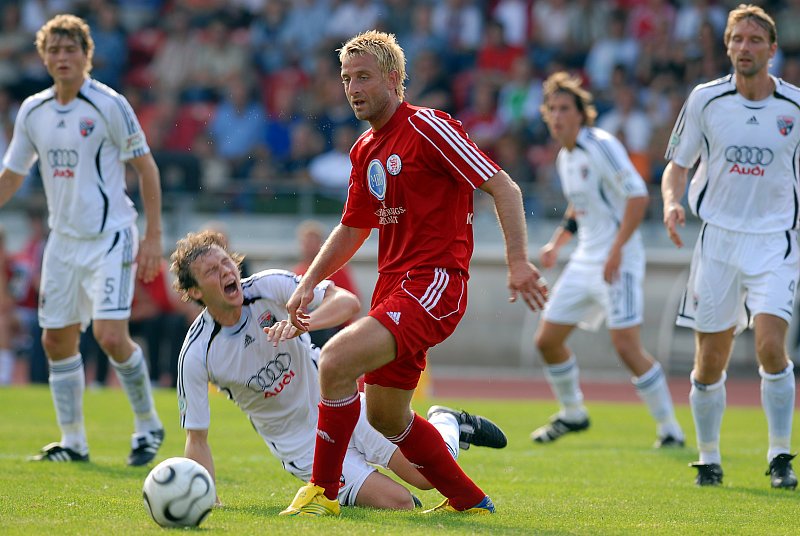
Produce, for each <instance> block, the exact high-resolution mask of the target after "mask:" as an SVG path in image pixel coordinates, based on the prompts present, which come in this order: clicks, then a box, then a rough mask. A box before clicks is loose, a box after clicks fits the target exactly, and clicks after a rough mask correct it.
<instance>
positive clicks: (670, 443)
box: [653, 434, 686, 449]
mask: <svg viewBox="0 0 800 536" xmlns="http://www.w3.org/2000/svg"><path fill="white" fill-rule="evenodd" d="M684 446H686V441H685V440H684V439H683V438H678V437H675V436H673V435H671V434H669V435H665V436H664V437H659V438H658V439H656V442H655V443H654V444H653V448H657V449H671V448H683V447H684Z"/></svg>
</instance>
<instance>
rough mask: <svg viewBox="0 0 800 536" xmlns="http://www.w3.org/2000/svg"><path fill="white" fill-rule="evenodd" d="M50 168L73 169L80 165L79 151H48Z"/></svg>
mask: <svg viewBox="0 0 800 536" xmlns="http://www.w3.org/2000/svg"><path fill="white" fill-rule="evenodd" d="M47 163H48V164H50V167H71V168H74V167H75V166H77V165H78V151H73V150H72V149H51V150H49V151H47Z"/></svg>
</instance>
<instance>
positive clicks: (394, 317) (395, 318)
mask: <svg viewBox="0 0 800 536" xmlns="http://www.w3.org/2000/svg"><path fill="white" fill-rule="evenodd" d="M386 314H387V315H389V318H391V319H392V322H394V323H395V324H397V325H398V326H399V325H400V313H398V312H395V311H391V312H387V313H386Z"/></svg>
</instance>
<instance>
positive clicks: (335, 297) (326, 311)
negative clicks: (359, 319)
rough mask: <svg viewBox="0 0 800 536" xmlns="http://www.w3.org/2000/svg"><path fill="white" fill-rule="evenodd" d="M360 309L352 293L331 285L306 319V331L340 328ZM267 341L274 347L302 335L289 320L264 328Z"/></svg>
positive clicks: (358, 302) (359, 303)
mask: <svg viewBox="0 0 800 536" xmlns="http://www.w3.org/2000/svg"><path fill="white" fill-rule="evenodd" d="M360 309H361V302H360V301H359V299H358V298H357V297H356V296H355V294H353V293H352V292H350V291H348V290H345V289H343V288H339V287H336V286H335V285H333V284H331V285H330V286H329V287H328V288H327V289H326V290H325V297H324V298H323V299H322V303H321V304H320V305H319V307H317V308H316V309H314V310H313V311H312V312H311V313H310V314H309V315H308V317H307V321H308V330H309V331H316V330H318V329H327V328H332V327H335V326H340V325H342V324H344V323H345V322H347V321H348V320H350V319H351V318H353V316H355V315H356V313H358V311H359V310H360ZM264 333H266V334H267V340H268V341H270V342H271V343H272V344H273V345H274V346H278V343H279V342H281V341H286V340H289V339H293V338H295V337H297V336H298V335H300V334H301V333H303V332H302V331H300V330H299V329H297V328H296V327H295V326H294V325H293V324H292V323H291V322H290V321H289V320H281V321H280V322H276V323H275V325H273V326H270V327H268V328H264Z"/></svg>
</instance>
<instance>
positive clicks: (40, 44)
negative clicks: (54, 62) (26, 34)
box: [36, 15, 94, 75]
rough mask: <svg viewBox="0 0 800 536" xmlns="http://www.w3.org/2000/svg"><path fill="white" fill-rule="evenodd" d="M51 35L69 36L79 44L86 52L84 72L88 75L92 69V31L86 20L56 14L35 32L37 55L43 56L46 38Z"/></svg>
mask: <svg viewBox="0 0 800 536" xmlns="http://www.w3.org/2000/svg"><path fill="white" fill-rule="evenodd" d="M51 35H55V36H59V37H69V38H70V39H72V40H74V41H75V42H76V43H78V44H79V45H80V46H81V49H82V50H83V53H84V54H86V69H85V71H84V74H86V75H88V74H89V72H90V71H91V70H92V57H93V56H94V40H93V39H92V32H91V30H89V25H88V24H86V21H85V20H83V19H82V18H80V17H76V16H75V15H56V16H55V17H53V18H52V19H50V20H49V21H47V22H46V23H45V24H44V26H42V27H41V28H39V31H38V32H36V50H38V51H39V56H41V57H42V58H44V53H45V47H47V38H48V37H49V36H51Z"/></svg>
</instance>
